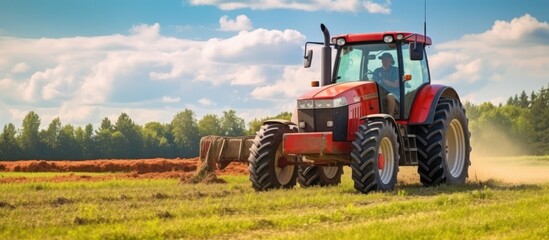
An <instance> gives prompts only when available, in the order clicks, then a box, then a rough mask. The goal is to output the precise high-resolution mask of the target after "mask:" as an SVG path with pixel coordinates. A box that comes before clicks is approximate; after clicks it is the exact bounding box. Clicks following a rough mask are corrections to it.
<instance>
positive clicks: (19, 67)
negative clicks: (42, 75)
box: [11, 62, 30, 73]
mask: <svg viewBox="0 0 549 240" xmlns="http://www.w3.org/2000/svg"><path fill="white" fill-rule="evenodd" d="M29 68H30V66H29V65H28V64H27V63H24V62H21V63H18V64H15V66H13V68H12V69H11V72H12V73H24V72H26V71H27V70H29Z"/></svg>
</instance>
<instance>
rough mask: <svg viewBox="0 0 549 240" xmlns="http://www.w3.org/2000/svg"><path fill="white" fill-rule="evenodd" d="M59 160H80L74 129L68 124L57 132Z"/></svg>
mask: <svg viewBox="0 0 549 240" xmlns="http://www.w3.org/2000/svg"><path fill="white" fill-rule="evenodd" d="M58 152H59V158H58V159H68V160H75V159H80V158H81V154H80V153H81V151H80V146H78V142H77V140H76V137H75V131H74V127H73V126H72V125H70V124H67V125H64V126H63V127H62V128H61V131H59V150H58Z"/></svg>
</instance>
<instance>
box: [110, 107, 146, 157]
mask: <svg viewBox="0 0 549 240" xmlns="http://www.w3.org/2000/svg"><path fill="white" fill-rule="evenodd" d="M114 130H115V131H118V132H120V133H121V134H122V135H124V139H126V141H127V146H126V145H124V146H118V147H119V148H118V149H117V150H118V151H119V153H120V156H122V158H139V157H140V156H141V151H142V148H143V138H142V136H141V129H140V126H139V125H137V124H135V123H134V122H133V121H132V120H131V118H130V117H129V116H128V114H126V113H121V114H120V116H119V117H118V119H117V120H116V123H115V125H114Z"/></svg>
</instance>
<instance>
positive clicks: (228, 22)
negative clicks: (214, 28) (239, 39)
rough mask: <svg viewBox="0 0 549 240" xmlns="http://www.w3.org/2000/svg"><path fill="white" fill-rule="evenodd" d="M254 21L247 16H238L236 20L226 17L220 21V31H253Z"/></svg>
mask: <svg viewBox="0 0 549 240" xmlns="http://www.w3.org/2000/svg"><path fill="white" fill-rule="evenodd" d="M252 28H253V27H252V20H250V19H249V18H248V17H247V16H246V15H238V16H237V17H236V19H234V20H232V19H229V16H227V15H225V16H223V17H221V18H220V19H219V30H221V31H228V32H232V31H236V32H238V31H244V30H250V29H252Z"/></svg>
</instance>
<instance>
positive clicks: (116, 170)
mask: <svg viewBox="0 0 549 240" xmlns="http://www.w3.org/2000/svg"><path fill="white" fill-rule="evenodd" d="M199 165H200V162H199V159H198V158H191V159H160V158H159V159H138V160H118V159H117V160H87V161H44V160H30V161H14V162H0V172H93V173H98V172H112V174H107V175H85V174H69V175H57V176H51V177H4V178H0V183H14V182H15V183H20V182H67V181H104V180H112V179H140V178H145V179H155V178H173V179H177V178H179V179H186V178H189V177H190V176H192V175H193V173H194V172H195V171H196V169H197V168H198V166H199ZM247 169H248V166H247V165H246V164H245V163H236V162H235V163H231V164H230V165H229V166H227V167H226V168H225V169H223V170H216V171H215V175H244V174H248V170H247ZM212 175H213V174H212ZM210 180H212V181H211V182H214V183H215V182H221V181H220V180H219V179H217V178H216V179H211V178H210ZM206 182H210V181H206Z"/></svg>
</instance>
